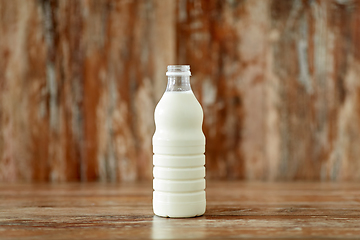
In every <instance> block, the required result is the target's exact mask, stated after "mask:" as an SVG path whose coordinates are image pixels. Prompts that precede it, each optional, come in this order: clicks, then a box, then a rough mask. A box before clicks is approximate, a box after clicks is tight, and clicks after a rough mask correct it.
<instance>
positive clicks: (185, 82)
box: [166, 76, 191, 92]
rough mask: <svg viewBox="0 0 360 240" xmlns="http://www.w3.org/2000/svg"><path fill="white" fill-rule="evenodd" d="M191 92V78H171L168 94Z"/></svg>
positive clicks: (168, 84)
mask: <svg viewBox="0 0 360 240" xmlns="http://www.w3.org/2000/svg"><path fill="white" fill-rule="evenodd" d="M185 91H191V86H190V76H169V77H168V83H167V87H166V92H185Z"/></svg>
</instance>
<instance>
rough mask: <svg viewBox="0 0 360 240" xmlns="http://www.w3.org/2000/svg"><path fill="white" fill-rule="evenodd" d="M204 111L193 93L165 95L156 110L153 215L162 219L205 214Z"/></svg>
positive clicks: (168, 93)
mask: <svg viewBox="0 0 360 240" xmlns="http://www.w3.org/2000/svg"><path fill="white" fill-rule="evenodd" d="M202 122H203V111H202V108H201V106H200V104H199V102H198V101H197V99H196V98H195V96H194V94H193V92H192V91H191V90H190V91H179V92H165V93H164V95H163V97H162V98H161V100H160V101H159V103H158V105H157V106H156V109H155V124H156V131H155V134H154V136H153V152H154V158H153V163H154V172H153V173H154V182H153V187H154V193H153V209H154V213H155V214H156V215H158V216H163V217H194V216H199V215H203V214H204V212H205V208H206V197H205V179H204V177H205V167H204V164H205V156H204V152H205V136H204V134H203V132H202Z"/></svg>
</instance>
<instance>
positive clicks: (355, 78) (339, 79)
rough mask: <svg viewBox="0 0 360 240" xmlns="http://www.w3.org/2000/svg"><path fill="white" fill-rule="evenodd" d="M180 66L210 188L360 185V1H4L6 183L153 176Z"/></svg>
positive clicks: (2, 144)
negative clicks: (156, 117) (255, 183)
mask: <svg viewBox="0 0 360 240" xmlns="http://www.w3.org/2000/svg"><path fill="white" fill-rule="evenodd" d="M175 63H180V64H190V65H191V71H192V73H193V77H192V87H193V90H194V92H195V94H196V95H197V97H198V99H199V101H200V102H201V104H202V106H203V108H204V113H205V119H204V131H205V135H206V137H207V150H206V151H207V152H206V156H207V164H206V167H207V176H208V179H218V178H221V179H248V180H270V181H272V180H336V181H344V180H360V0H337V1H335V0H331V1H325V0H322V1H321V0H318V1H316V0H313V1H310V0H309V1H301V0H294V1H288V0H272V1H270V0H269V1H268V0H252V1H250V0H248V1H244V0H243V1H237V0H228V1H222V0H209V1H208V0H202V1H201V0H177V1H175V0H168V1H163V0H149V1H145V0H143V1H141V0H139V1H136V0H123V1H105V0H103V1H98V0H76V1H70V0H58V1H45V0H29V1H23V0H12V1H8V0H0V99H1V100H0V181H78V180H81V181H93V180H100V181H133V180H143V179H144V180H146V179H151V178H152V147H151V137H152V134H153V132H154V130H155V129H154V122H153V111H154V108H155V106H156V103H157V101H158V100H159V98H160V97H161V95H162V93H163V91H164V88H165V85H166V77H165V71H166V65H168V64H175Z"/></svg>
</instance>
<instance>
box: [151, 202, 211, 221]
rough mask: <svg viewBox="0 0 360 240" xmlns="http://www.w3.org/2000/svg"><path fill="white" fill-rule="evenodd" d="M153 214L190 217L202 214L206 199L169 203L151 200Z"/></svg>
mask: <svg viewBox="0 0 360 240" xmlns="http://www.w3.org/2000/svg"><path fill="white" fill-rule="evenodd" d="M153 210H154V214H155V215H157V216H159V217H169V218H190V217H197V216H202V215H204V213H205V210H206V201H200V202H186V203H169V202H159V201H153Z"/></svg>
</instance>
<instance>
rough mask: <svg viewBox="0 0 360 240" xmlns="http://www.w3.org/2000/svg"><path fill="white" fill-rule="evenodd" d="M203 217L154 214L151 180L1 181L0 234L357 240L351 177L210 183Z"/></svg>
mask: <svg viewBox="0 0 360 240" xmlns="http://www.w3.org/2000/svg"><path fill="white" fill-rule="evenodd" d="M206 191H207V211H206V213H205V215H204V216H202V217H197V218H189V219H169V218H160V217H156V216H153V213H152V205H151V198H152V188H151V183H150V182H143V183H129V184H95V183H85V184H79V183H68V184H6V185H5V184H2V185H0V210H1V214H0V232H1V238H2V239H18V238H22V239H64V238H66V239H79V238H81V239H139V238H141V239H150V238H152V239H184V238H190V239H219V238H221V239H230V238H246V239H279V238H281V239H299V238H301V239H306V238H311V239H327V238H331V239H358V238H359V237H360V229H359V225H360V201H359V200H360V187H359V185H358V184H355V183H310V182H307V183H301V182H293V183H248V182H236V181H233V182H209V183H208V187H207V190H206Z"/></svg>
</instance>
